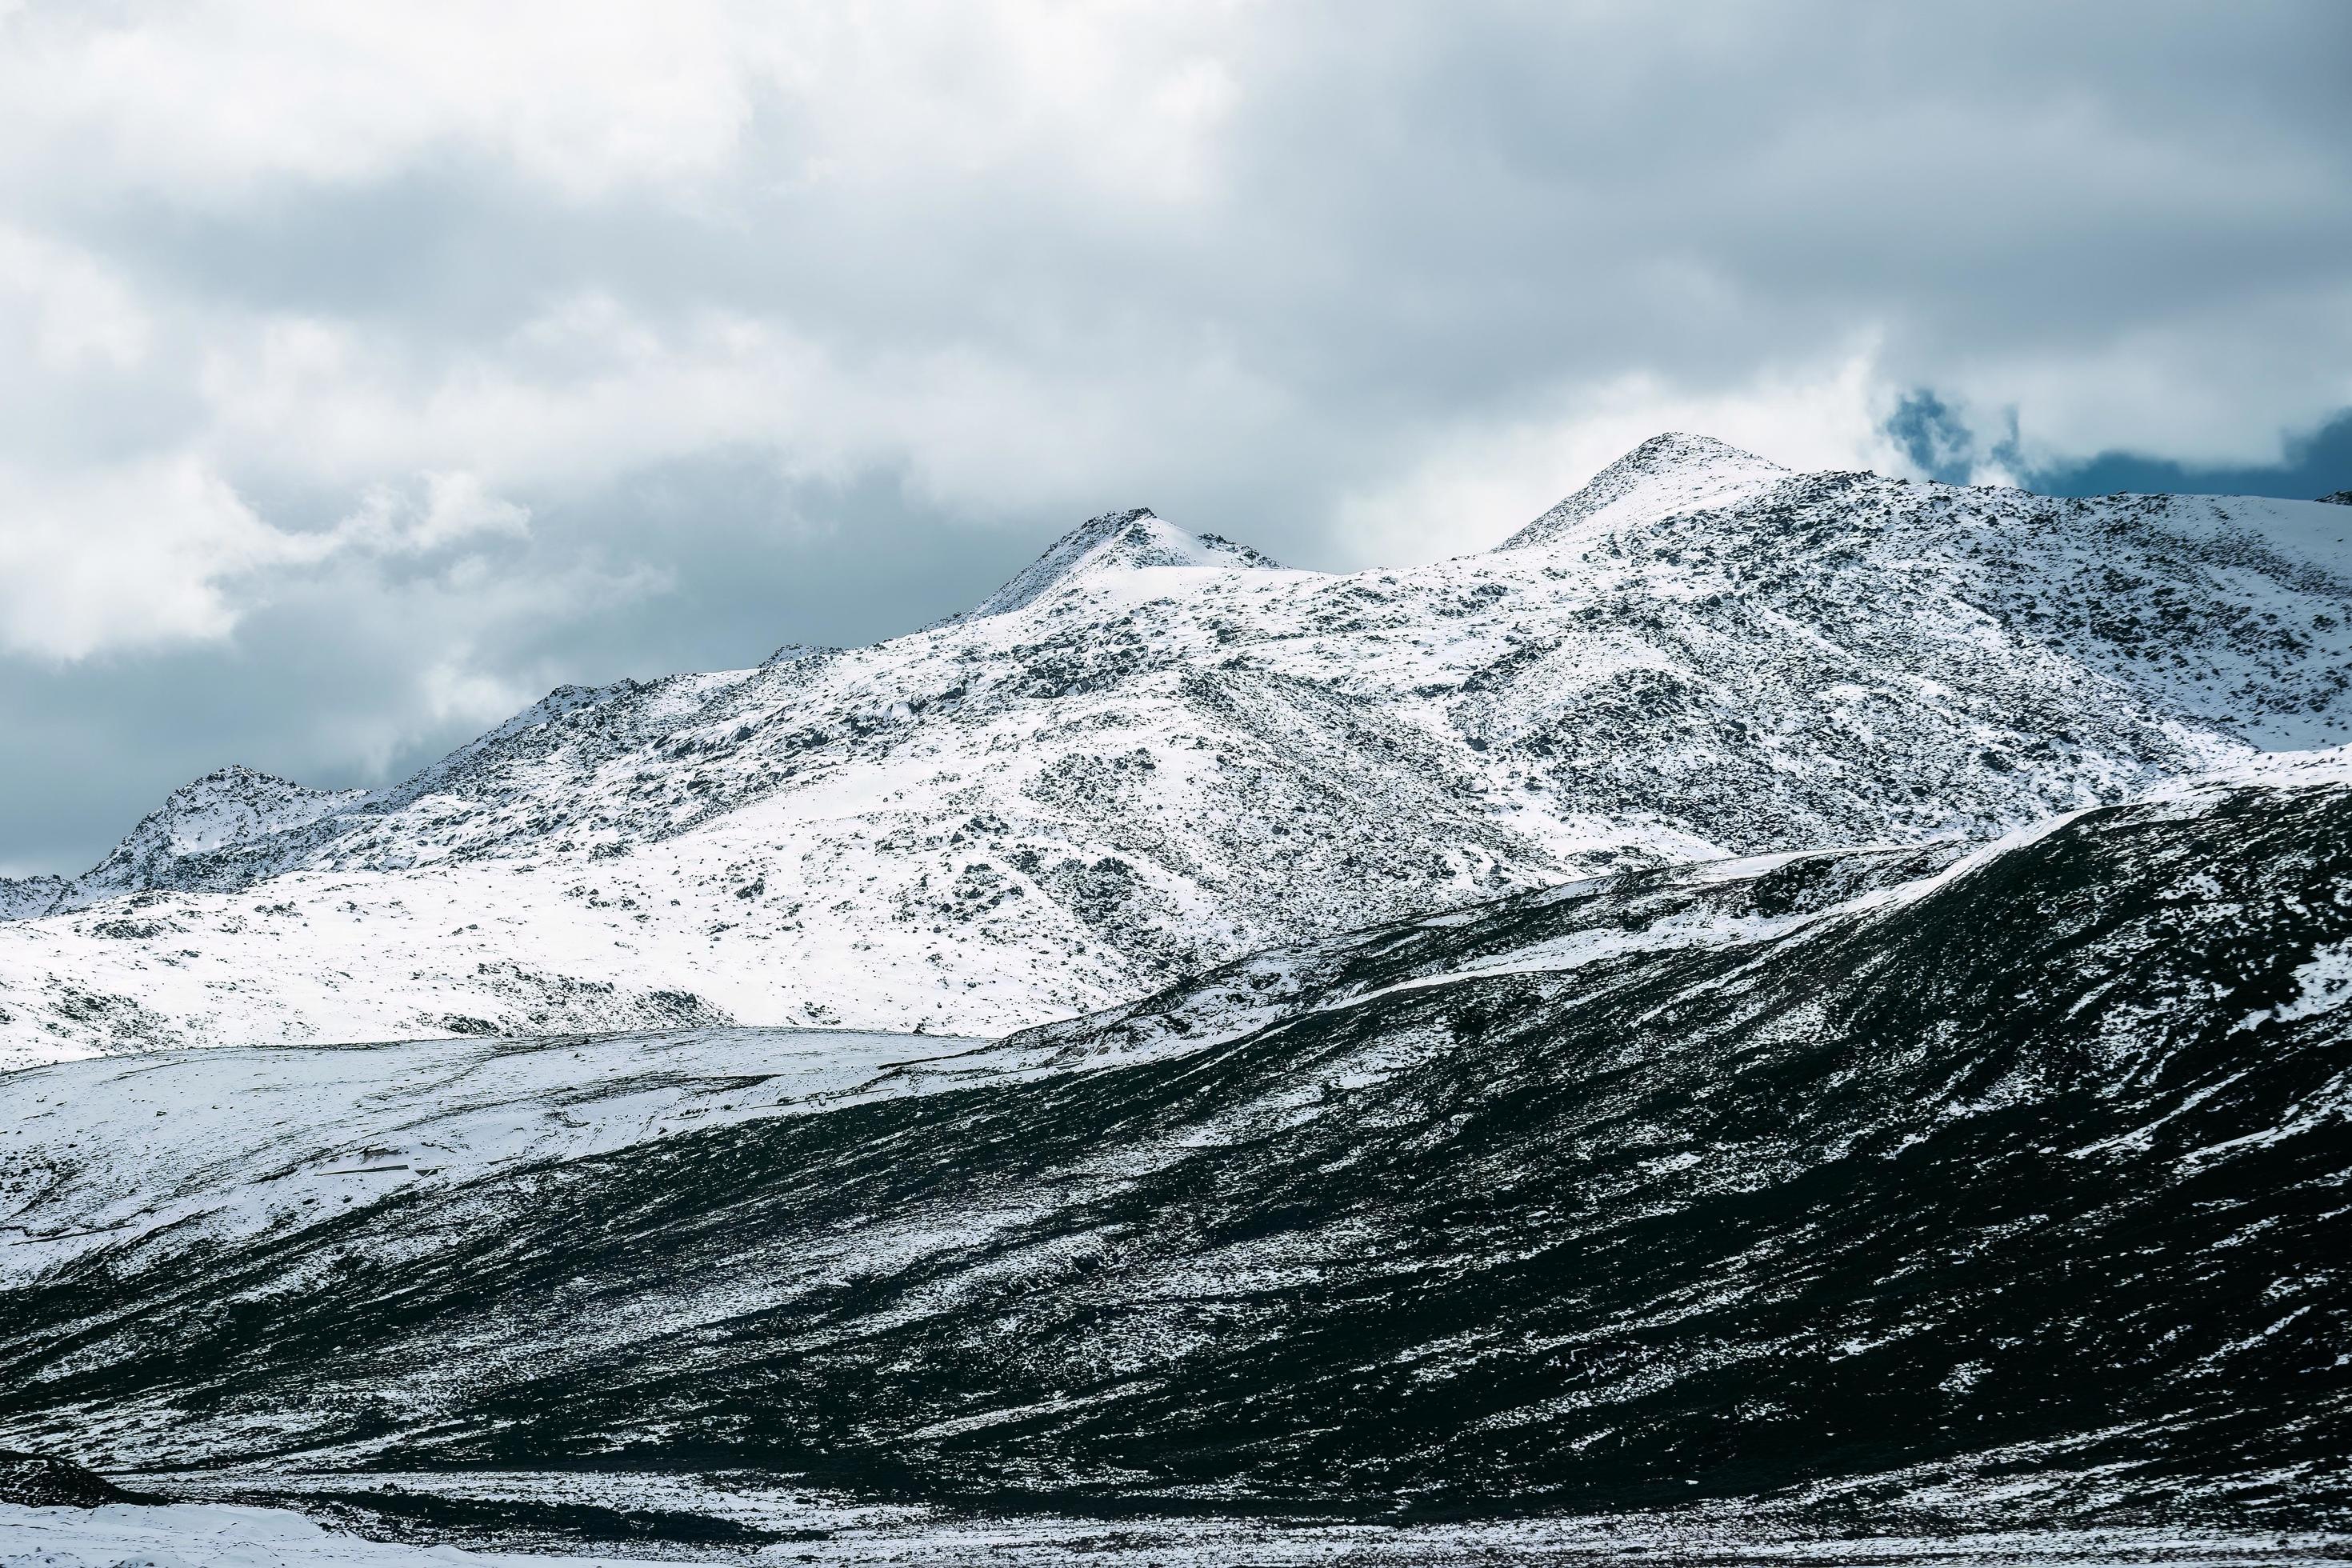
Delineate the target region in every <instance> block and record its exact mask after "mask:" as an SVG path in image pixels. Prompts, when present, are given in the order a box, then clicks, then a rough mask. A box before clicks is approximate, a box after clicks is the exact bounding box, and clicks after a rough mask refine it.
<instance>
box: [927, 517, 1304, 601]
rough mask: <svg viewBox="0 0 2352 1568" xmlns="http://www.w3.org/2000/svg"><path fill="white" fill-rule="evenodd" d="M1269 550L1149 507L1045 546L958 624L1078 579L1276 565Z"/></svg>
mask: <svg viewBox="0 0 2352 1568" xmlns="http://www.w3.org/2000/svg"><path fill="white" fill-rule="evenodd" d="M1277 565H1278V563H1276V561H1275V559H1274V558H1273V557H1272V556H1270V555H1267V554H1266V553H1265V552H1263V551H1259V550H1255V549H1252V548H1251V547H1250V546H1248V545H1246V544H1239V543H1236V542H1234V541H1233V540H1230V539H1226V538H1224V537H1223V536H1222V535H1219V534H1214V533H1187V532H1185V531H1183V530H1182V529H1181V528H1178V527H1176V526H1175V525H1174V524H1173V523H1171V522H1169V521H1166V520H1164V519H1162V518H1161V517H1160V515H1159V514H1158V513H1157V512H1155V511H1153V510H1151V509H1150V507H1148V506H1138V507H1129V508H1128V509H1127V510H1124V511H1107V512H1105V513H1103V514H1102V515H1101V516H1100V517H1095V518H1089V519H1087V521H1085V522H1082V523H1080V524H1079V525H1078V526H1077V527H1076V528H1074V529H1072V530H1070V531H1069V532H1067V533H1066V534H1064V535H1062V537H1061V538H1059V539H1057V540H1055V542H1053V543H1052V544H1050V545H1048V546H1046V548H1045V553H1044V554H1042V555H1040V556H1038V557H1037V559H1036V560H1034V561H1033V562H1031V563H1029V565H1028V566H1027V568H1026V569H1024V571H1023V572H1022V573H1021V574H1019V575H1018V576H1016V577H1014V578H1013V580H1012V581H1011V582H1009V583H1007V584H1004V586H1003V587H1002V588H999V589H998V590H997V591H996V592H995V593H993V594H991V595H989V596H988V597H987V598H985V599H982V601H981V602H980V603H979V604H978V605H974V606H973V607H972V608H971V609H970V610H967V611H966V612H964V613H963V614H962V615H961V616H956V617H954V618H955V619H956V620H958V621H974V620H981V619H984V618H985V617H987V616H1002V615H1006V614H1009V613H1011V612H1012V611H1014V610H1018V609H1023V608H1025V607H1026V606H1028V605H1033V604H1034V603H1036V601H1037V600H1039V599H1041V598H1043V597H1045V595H1047V594H1048V593H1051V592H1052V591H1053V590H1054V589H1055V588H1056V587H1058V586H1059V585H1061V584H1064V583H1066V582H1069V581H1071V580H1072V579H1074V578H1078V577H1086V576H1093V575H1095V574H1097V573H1101V572H1107V571H1133V570H1136V569H1138V568H1140V567H1148V566H1211V567H1219V566H1222V567H1275V566H1277Z"/></svg>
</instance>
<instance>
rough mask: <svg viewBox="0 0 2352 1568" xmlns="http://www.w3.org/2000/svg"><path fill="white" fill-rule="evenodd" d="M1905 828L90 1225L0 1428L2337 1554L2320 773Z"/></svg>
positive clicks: (2346, 1041) (353, 1455)
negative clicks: (2330, 1539)
mask: <svg viewBox="0 0 2352 1568" xmlns="http://www.w3.org/2000/svg"><path fill="white" fill-rule="evenodd" d="M2307 776H2310V777H2315V776H2316V775H2307ZM1954 853H1955V852H1954V851H1953V850H1951V849H1949V848H1945V847H1925V848H1918V849H1911V850H1883V851H1871V852H1862V853H1850V854H1837V853H1832V854H1815V855H1804V856H1798V857H1794V858H1781V859H1776V860H1773V861H1769V862H1765V863H1762V864H1756V865H1749V866H1746V867H1728V868H1685V869H1681V870H1673V871H1645V872H1637V873H1631V874H1626V875H1622V876H1619V877H1615V878H1611V879H1602V880H1601V881H1599V882H1595V883H1591V884H1586V885H1582V886H1579V887H1573V888H1570V889H1563V890H1560V891H1557V892H1553V893H1550V894H1545V895H1537V896H1531V897H1526V898H1520V899H1515V900H1506V901H1503V902H1501V903H1497V904H1494V905H1490V906H1487V907H1485V908H1481V909H1478V910H1465V911H1461V912H1459V913H1456V914H1454V915H1448V916H1442V917H1438V918H1435V919H1433V920H1429V921H1422V922H1418V923H1410V924H1404V925H1398V926H1392V927H1389V928H1384V929H1381V930H1377V931H1370V932H1367V933H1364V934H1363V935H1361V936H1360V938H1358V939H1356V940H1354V941H1352V942H1322V943H1318V944H1314V945H1312V946H1311V947H1309V948H1307V949H1302V950H1299V951H1297V952H1290V953H1287V954H1268V955H1265V956H1263V957H1261V958H1259V959H1255V960H1253V961H1251V962H1249V963H1242V964H1237V965H1234V966H1233V967H1231V968H1229V969H1226V970H1223V971H1221V972H1217V973H1211V974H1209V975H1206V976H1204V977H1202V979H1201V980H1199V981H1198V982H1196V983H1192V984H1189V985H1187V986H1185V987H1183V988H1181V990H1180V991H1178V992H1175V993H1171V994H1168V995H1165V996H1162V997H1160V998H1156V999H1154V1000H1153V1001H1152V1002H1150V1003H1149V1004H1147V1005H1143V1006H1141V1007H1138V1008H1133V1009H1128V1010H1125V1011H1123V1012H1122V1013H1120V1014H1118V1015H1114V1016H1109V1017H1107V1018H1105V1019H1101V1020H1097V1021H1096V1022H1095V1023H1093V1024H1091V1025H1081V1026H1068V1027H1062V1028H1057V1029H1054V1030H1049V1031H1040V1032H1038V1033H1036V1034H1034V1035H1031V1036H1028V1037H1015V1038H1013V1040H1010V1041H1007V1042H1005V1043H1004V1044H1003V1045H1000V1046H997V1047H987V1048H985V1049H983V1050H982V1051H980V1052H978V1053H977V1054H974V1055H971V1056H968V1057H964V1058H958V1059H953V1060H949V1061H944V1062H933V1063H930V1064H929V1065H924V1066H919V1067H917V1068H908V1069H902V1070H901V1071H899V1072H898V1073H896V1074H893V1073H888V1072H885V1073H882V1074H881V1075H879V1077H878V1078H877V1079H875V1081H874V1082H873V1083H871V1084H869V1085H868V1086H867V1087H866V1089H863V1090H861V1091H859V1092H856V1093H845V1094H843V1095H841V1096H840V1097H838V1098H836V1099H833V1100H825V1099H824V1098H822V1097H819V1098H815V1099H811V1100H806V1101H803V1102H801V1103H798V1104H797V1105H795V1106H794V1107H792V1108H789V1110H785V1109H779V1110H775V1111H774V1112H773V1113H763V1114H761V1115H759V1116H757V1117H754V1118H751V1119H749V1120H740V1121H735V1122H732V1123H730V1124H728V1125H724V1126H719V1127H714V1128H710V1129H709V1130H707V1131H690V1130H684V1129H679V1130H675V1131H669V1132H668V1133H667V1135H664V1136H654V1135H652V1134H650V1133H648V1134H647V1135H646V1136H645V1137H642V1138H640V1139H638V1140H637V1141H635V1142H630V1143H629V1144H627V1145H626V1146H625V1147H621V1148H615V1149H613V1150H611V1151H609V1152H604V1153H601V1154H593V1155H589V1156H586V1157H579V1158H569V1159H562V1160H555V1161H551V1162H547V1163H538V1164H536V1165H525V1166H520V1167H515V1168H510V1169H502V1170H500V1171H498V1172H494V1173H489V1174H487V1175H485V1176H483V1177H481V1178H480V1179H478V1180H475V1181H469V1182H466V1183H462V1184H457V1185H455V1186H439V1187H435V1186H430V1185H424V1184H415V1185H408V1186H404V1187H402V1188H401V1189H400V1190H399V1191H398V1192H397V1193H395V1194H392V1195H387V1196H383V1197H380V1198H377V1199H375V1200H373V1201H370V1200H369V1199H368V1198H367V1197H366V1196H365V1195H364V1189H362V1196H360V1197H359V1198H357V1199H356V1200H355V1201H354V1203H353V1204H352V1205H350V1206H349V1207H348V1208H344V1209H341V1212H336V1210H335V1209H333V1208H330V1209H329V1211H328V1212H327V1213H326V1214H325V1215H324V1216H323V1217H320V1218H318V1219H316V1220H315V1221H313V1222H312V1223H309V1224H307V1225H305V1224H300V1223H290V1224H288V1225H286V1226H278V1227H276V1228H272V1229H269V1230H267V1231H264V1232H260V1233H257V1234H249V1235H243V1236H231V1235H223V1234H219V1233H215V1234H213V1235H212V1236H211V1237H210V1238H209V1239H204V1238H202V1237H196V1236H191V1235H190V1234H188V1232H187V1230H186V1227H185V1226H182V1225H179V1224H174V1225H171V1226H163V1227H161V1228H149V1229H145V1230H142V1229H141V1228H140V1227H139V1226H135V1225H132V1226H127V1227H126V1229H125V1230H124V1231H123V1232H122V1233H121V1235H122V1237H123V1239H121V1240H120V1241H115V1242H111V1243H107V1242H102V1241H89V1240H86V1241H85V1242H83V1243H82V1244H81V1245H83V1246H84V1247H85V1248H86V1249H85V1250H83V1251H80V1252H79V1253H77V1254H75V1255H73V1256H71V1257H69V1258H66V1259H65V1260H63V1261H61V1262H59V1263H58V1264H56V1265H55V1266H54V1267H50V1268H45V1269H42V1270H40V1271H38V1272H37V1274H35V1275H34V1276H33V1277H31V1278H28V1279H20V1280H19V1282H18V1283H17V1284H16V1287H15V1288H14V1289H12V1290H11V1291H10V1292H9V1294H8V1295H7V1296H6V1297H5V1300H0V1444H5V1445H9V1446H15V1447H29V1448H43V1449H53V1450H64V1451H68V1452H72V1453H74V1454H76V1455H77V1456H78V1457H80V1458H84V1459H86V1460H100V1461H103V1462H107V1463H110V1464H113V1465H116V1466H121V1465H126V1464H137V1465H155V1464H166V1463H199V1462H201V1463H227V1462H232V1461H237V1460H268V1461H271V1462H274V1463H278V1464H280V1465H284V1466H288V1467H290V1468H302V1467H321V1466H328V1465H334V1464H360V1465H362V1466H380V1467H386V1468H403V1467H415V1468H448V1467H452V1466H467V1465H490V1466H498V1467H507V1468H542V1467H562V1466H565V1465H576V1464H588V1463H602V1462H609V1461H614V1460H621V1461H626V1462H628V1463H632V1464H644V1465H650V1466H654V1467H656V1468H676V1469H683V1470H691V1471H694V1472H697V1473H699V1472H702V1471H707V1470H711V1469H718V1468H733V1467H755V1468H761V1469H764V1470H772V1471H785V1472H802V1473H808V1474H812V1475H814V1476H815V1477H818V1478H820V1479H830V1480H834V1481H838V1482H847V1483H853V1484H857V1485H865V1486H873V1487H879V1488H883V1489H890V1490H895V1491H898V1492H901V1493H904V1494H908V1495H913V1496H919V1497H933V1498H937V1497H965V1498H973V1499H987V1500H996V1501H1000V1502H1008V1501H1009V1502H1026V1503H1044V1504H1051V1505H1056V1506H1062V1507H1072V1508H1081V1509H1083V1508H1112V1507H1132V1506H1137V1505H1146V1504H1172V1505H1180V1506H1185V1507H1200V1506H1202V1505H1213V1506H1227V1505H1233V1506H1252V1507H1257V1506H1272V1507H1283V1506H1297V1507H1301V1508H1307V1509H1319V1508H1325V1507H1338V1508H1342V1509H1347V1510H1361V1511H1365V1512H1369V1513H1378V1514H1392V1513H1395V1512H1397V1511H1400V1510H1403V1511H1413V1510H1420V1511H1424V1512H1426V1511H1431V1510H1447V1509H1453V1508H1491V1507H1495V1506H1502V1505H1507V1506H1511V1507H1529V1508H1532V1507H1552V1506H1559V1507H1570V1508H1580V1509H1589V1508H1613V1507H1622V1506H1637V1505H1654V1504H1662V1503H1666V1502H1678V1501H1684V1500H1693V1499H1702V1498H1709V1497H1726V1496H1733V1495H1754V1494H1764V1493H1777V1494H1779V1495H1780V1497H1781V1498H1782V1499H1783V1500H1791V1499H1793V1500H1795V1502H1796V1503H1797V1504H1798V1505H1800V1506H1801V1507H1802V1508H1804V1509H1807V1510H1812V1511H1814V1512H1817V1513H1821V1514H1823V1515H1824V1516H1828V1515H1834V1514H1836V1513H1837V1512H1838V1511H1839V1510H1844V1509H1849V1508H1851V1509H1853V1510H1856V1517H1866V1518H1868V1519H1870V1520H1871V1521H1875V1522H1879V1523H1883V1522H1884V1521H1885V1520H1886V1519H1888V1518H1890V1517H1904V1518H1906V1519H1907V1520H1909V1521H1915V1522H1916V1521H1928V1522H1930V1523H1932V1522H1933V1521H1935V1520H1936V1519H1937V1518H1954V1519H1963V1520H1969V1519H1972V1520H1975V1521H1979V1522H1981V1521H1986V1520H1989V1519H1999V1520H2001V1521H2005V1522H2009V1523H2021V1522H2025V1521H2034V1520H2041V1521H2073V1522H2076V1523H2081V1522H2096V1521H2110V1520H2124V1519H2135V1520H2143V1521H2144V1520H2147V1519H2152V1518H2154V1519H2161V1518H2172V1519H2176V1520H2178V1519H2182V1518H2187V1517H2207V1518H2212V1519H2229V1520H2236V1521H2240V1522H2249V1521H2258V1522H2266V1523H2272V1524H2277V1525H2281V1526H2284V1525H2287V1524H2289V1523H2293V1522H2295V1521H2304V1522H2325V1521H2336V1522H2337V1523H2338V1524H2340V1523H2342V1522H2343V1521H2345V1520H2346V1519H2347V1505H2352V1483H2347V1475H2346V1472H2345V1470H2344V1468H2343V1466H2342V1462H2341V1461H2342V1458H2343V1456H2344V1454H2345V1453H2346V1452H2347V1449H2352V1358H2347V1356H2346V1354H2345V1352H2344V1347H2345V1345H2346V1344H2347V1342H2352V1274H2347V1268H2346V1266H2345V1263H2344V1261H2343V1260H2344V1259H2345V1258H2352V1197H2347V1185H2352V1128H2347V1115H2352V1005H2347V1004H2352V786H2348V785H2347V784H2346V783H2345V782H2344V781H2343V780H2342V778H2341V776H2340V771H2339V776H2337V777H2336V779H2335V780H2334V781H2333V782H2305V783H2303V784H2294V785H2289V784H2256V783H2244V784H2234V785H2228V786H2215V787H2210V788H2205V789H2201V790H2197V791H2192V792H2189V794H2187V795H2182V796H2179V797H2178V798H2173V799H2168V800H2162V801H2157V802H2151V803H2147V804H2142V805H2128V806H2118V807H2107V808H2101V809H2097V810H2094V811H2091V812H2089V813H2087V814H2085V815H2083V816H2077V817H2075V818H2073V819H2071V820H2068V821H2064V822H2062V823H2056V824H2053V825H2050V826H2048V827H2047V828H2046V829H2044V830H2042V831H2040V832H2039V833H2037V834H2034V835H2030V836H2024V837H2021V839H2020V840H2019V841H2017V842H2014V843H2011V844H2009V845H2006V846H2003V847H1999V848H1997V849H1993V850H1989V851H1980V852H1978V853H1976V854H1974V855H1971V856H1969V857H1967V858H1960V859H1957V860H1956V859H1955V858H1954ZM436 1048H438V1049H449V1048H454V1047H436ZM538 1048H539V1049H540V1050H542V1051H552V1050H561V1049H562V1048H563V1047H562V1046H561V1045H551V1046H541V1047H538ZM347 1054H348V1053H347ZM331 1055H332V1053H301V1052H289V1053H287V1057H288V1059H289V1062H291V1061H296V1060H301V1059H309V1058H310V1057H316V1058H318V1059H320V1060H326V1059H328V1058H329V1057H331ZM173 1059H175V1060H194V1061H195V1062H196V1063H198V1064H200V1065H201V1064H202V1063H205V1062H208V1061H220V1062H223V1063H226V1060H227V1058H226V1057H217V1058H215V1057H199V1058H173ZM117 1070H120V1068H119V1066H118V1065H117V1064H109V1063H98V1062H93V1063H83V1064H69V1065H66V1066H61V1067H58V1068H49V1069H44V1070H43V1071H40V1072H37V1073H32V1074H23V1075H17V1077H16V1079H15V1080H14V1082H15V1084H16V1086H18V1087H19V1088H20V1089H24V1090H26V1092H32V1091H34V1090H37V1091H38V1092H41V1093H44V1094H47V1093H55V1092H63V1091H67V1090H69V1089H70V1086H71V1084H72V1082H74V1081H75V1080H74V1079H73V1078H72V1076H71V1075H74V1074H78V1073H82V1074H87V1073H94V1072H99V1071H117ZM173 1070H175V1071H178V1070H188V1069H181V1068H174V1069H173ZM910 1075H911V1076H910ZM765 1083H766V1079H765V1077H764V1075H761V1074H752V1075H749V1076H747V1077H746V1078H744V1079H742V1080H740V1081H739V1082H736V1083H734V1084H731V1085H727V1086H723V1087H721V1086H715V1085H714V1086H708V1087H707V1089H705V1090H704V1091H701V1092H706V1093H707V1095H708V1097H709V1100H713V1101H716V1100H719V1099H720V1098H722V1097H723V1098H724V1099H725V1100H727V1101H728V1102H729V1104H730V1109H731V1108H734V1107H738V1106H740V1105H741V1104H743V1103H744V1102H745V1101H747V1100H749V1099H750V1098H752V1097H757V1096H761V1095H767V1096H769V1097H770V1098H771V1099H772V1098H773V1090H772V1089H769V1088H766V1087H763V1086H764V1085H765ZM894 1084H895V1085H896V1086H897V1087H895V1088H893V1087H892V1086H893V1085H894ZM604 1092H605V1091H604V1090H602V1089H595V1090H593V1092H592V1093H584V1094H583V1095H582V1096H581V1097H579V1099H578V1100H576V1101H575V1102H572V1110H564V1109H563V1105H562V1103H559V1104H558V1105H557V1106H556V1107H555V1108H553V1110H552V1111H551V1113H561V1114H562V1115H565V1116H569V1117H572V1119H573V1120H574V1121H579V1120H580V1119H582V1118H590V1119H593V1117H594V1116H596V1115H598V1114H601V1113H600V1112H598V1111H596V1110H593V1108H592V1106H593V1098H594V1095H595V1094H601V1093H604ZM714 1109H715V1106H714ZM575 1112H576V1114H575ZM179 1124H180V1121H179V1119H178V1118H176V1117H166V1118H163V1119H159V1120H157V1121H154V1123H153V1128H154V1135H155V1136H156V1137H158V1138H163V1139H169V1138H170V1137H172V1136H173V1133H172V1131H171V1130H172V1129H173V1127H174V1126H177V1125H179ZM192 1124H193V1120H192ZM583 1125H584V1123H583ZM12 1142H13V1141H12ZM44 1157H45V1158H50V1159H56V1158H60V1157H62V1156H60V1155H58V1153H57V1152H55V1151H50V1152H47V1153H46V1154H45V1155H44ZM217 1174H218V1173H215V1176H217ZM12 1179H15V1180H19V1181H23V1182H26V1183H28V1184H31V1185H33V1186H39V1185H41V1184H43V1183H44V1182H45V1181H48V1180H51V1179H63V1178H62V1177H59V1178H50V1177H44V1176H42V1175H41V1173H40V1172H39V1171H38V1170H37V1169H31V1168H26V1167H24V1166H21V1165H20V1166H19V1168H18V1170H17V1171H16V1173H15V1175H14V1177H13V1178H12ZM1898 1508H1899V1509H1900V1510H1909V1511H1908V1512H1904V1513H1890V1511H1889V1510H1895V1509H1898Z"/></svg>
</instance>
